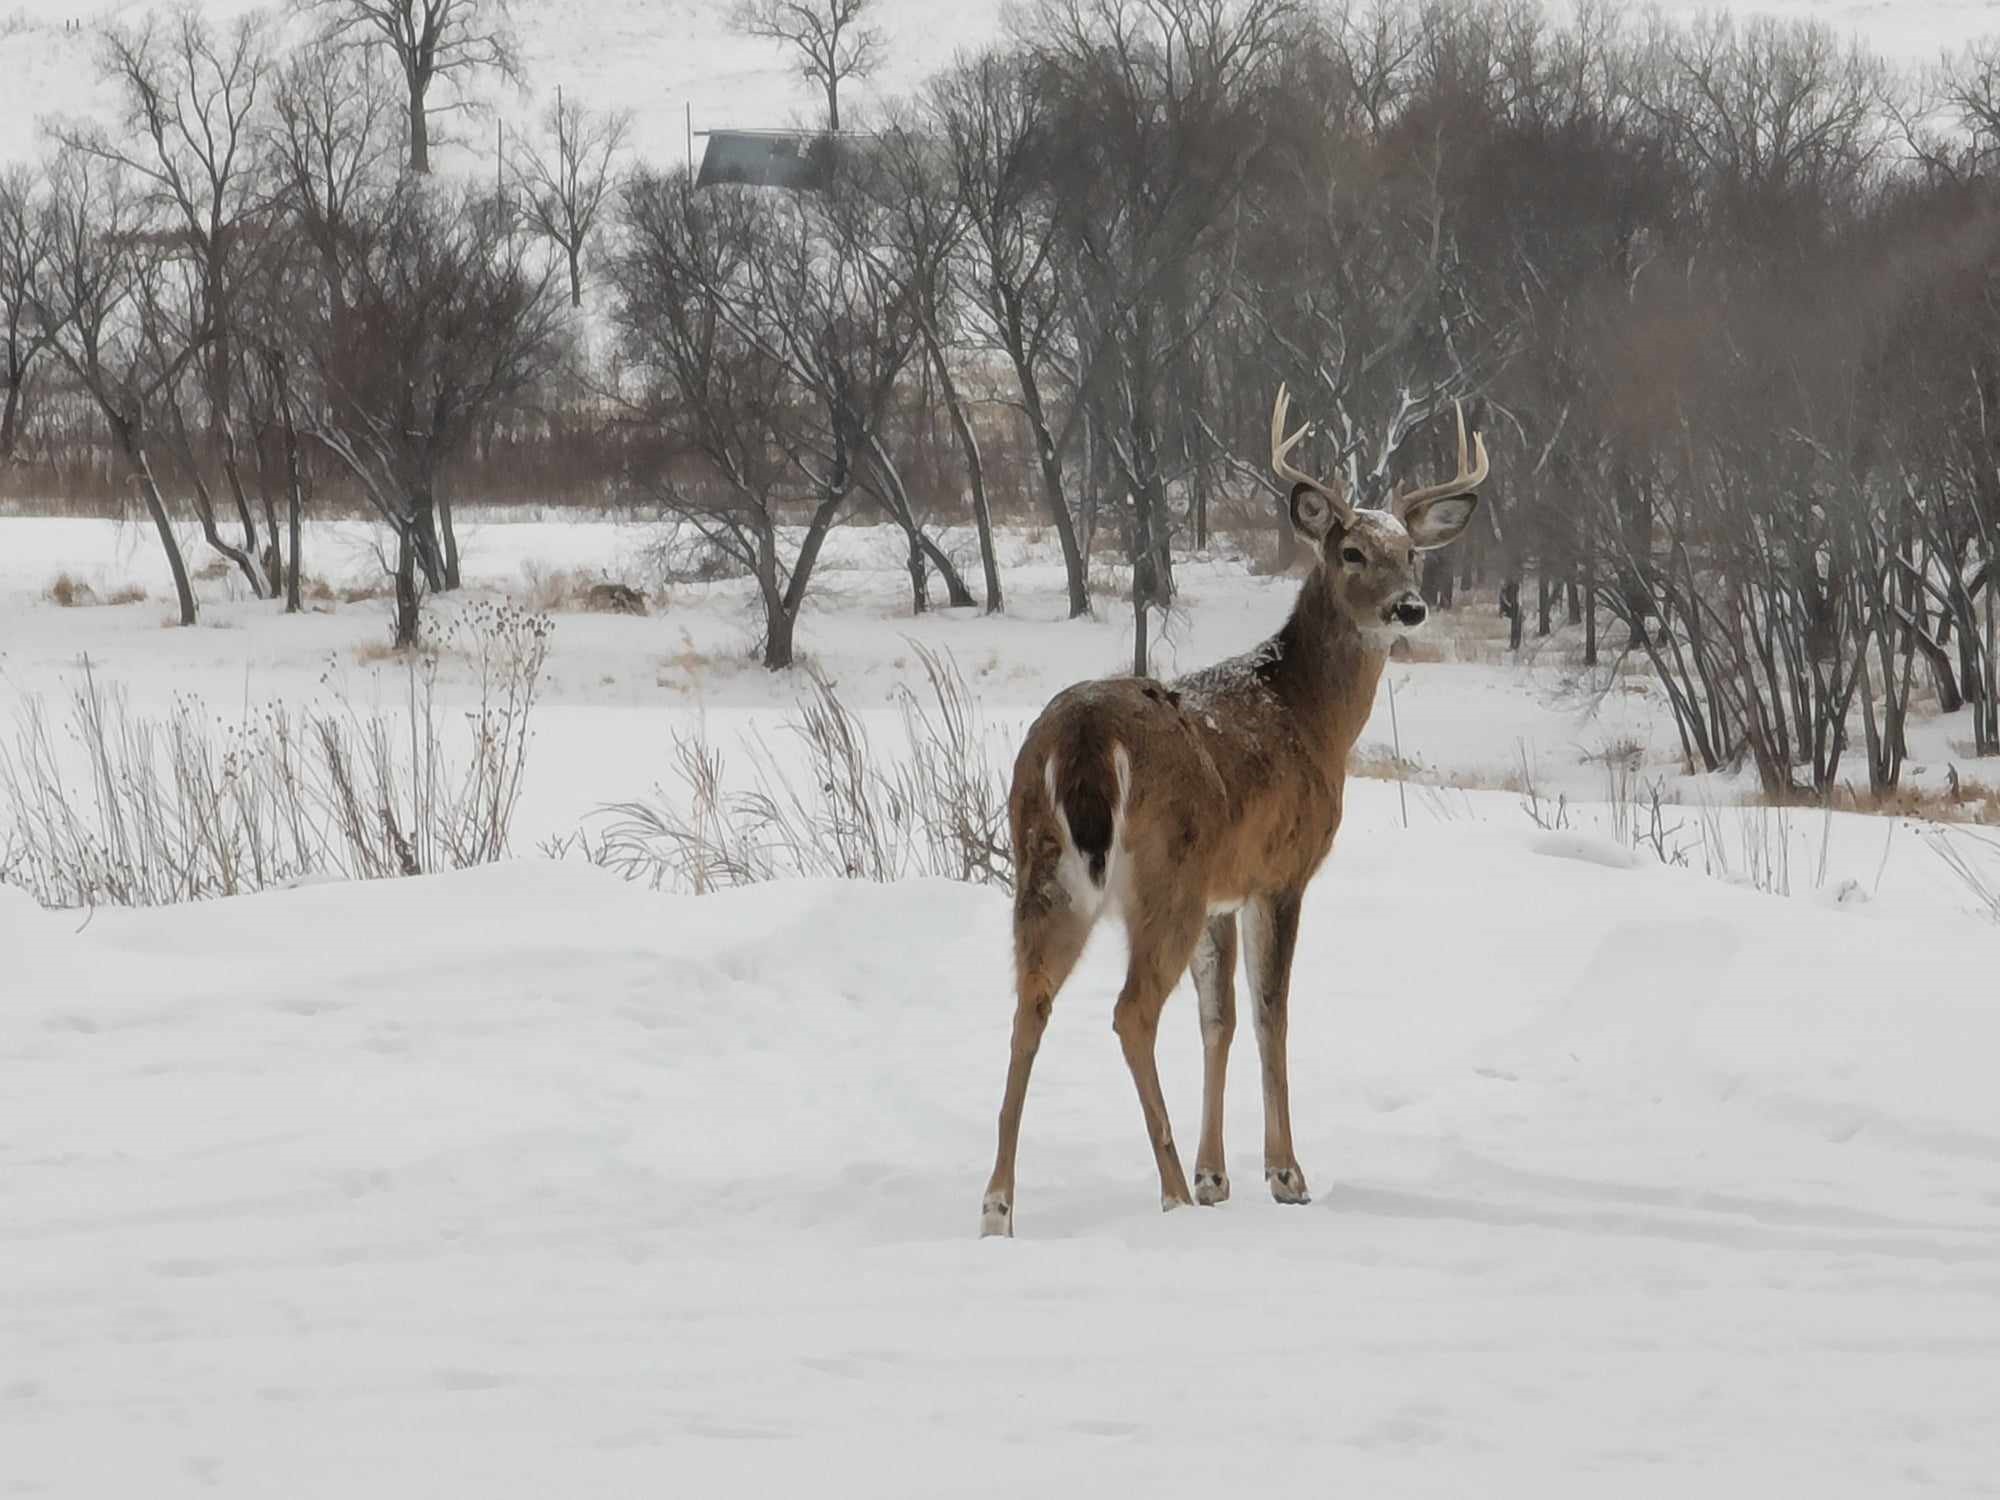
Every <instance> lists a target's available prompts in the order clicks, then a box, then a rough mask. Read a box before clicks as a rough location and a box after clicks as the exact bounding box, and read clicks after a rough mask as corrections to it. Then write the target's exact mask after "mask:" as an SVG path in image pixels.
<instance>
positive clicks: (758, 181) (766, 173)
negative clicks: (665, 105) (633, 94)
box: [694, 130, 835, 193]
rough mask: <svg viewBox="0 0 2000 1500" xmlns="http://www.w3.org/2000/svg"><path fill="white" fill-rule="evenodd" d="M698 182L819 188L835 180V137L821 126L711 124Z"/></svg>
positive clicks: (700, 184) (805, 190) (803, 189)
mask: <svg viewBox="0 0 2000 1500" xmlns="http://www.w3.org/2000/svg"><path fill="white" fill-rule="evenodd" d="M705 133H706V134H707V136H708V144H707V145H706V146H705V147H704V148H703V149H702V153H701V170H700V172H699V173H698V174H697V175H696V177H695V180H694V185H695V186H696V187H713V186H715V185H717V184H719V183H742V184H746V185H748V186H750V187H778V188H791V189H792V190H793V191H795V192H802V193H809V192H823V191H825V189H826V188H827V186H828V185H829V184H830V183H831V182H832V180H833V153H834V142H835V138H834V137H832V136H829V135H827V134H825V133H824V132H819V131H802V130H710V131H707V132H705Z"/></svg>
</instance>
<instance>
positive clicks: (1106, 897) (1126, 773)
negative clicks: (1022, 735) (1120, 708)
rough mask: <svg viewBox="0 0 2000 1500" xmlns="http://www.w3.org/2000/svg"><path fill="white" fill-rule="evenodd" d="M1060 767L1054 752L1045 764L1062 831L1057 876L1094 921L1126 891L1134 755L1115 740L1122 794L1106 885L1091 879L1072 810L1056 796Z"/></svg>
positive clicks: (1114, 768)
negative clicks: (1072, 824)
mask: <svg viewBox="0 0 2000 1500" xmlns="http://www.w3.org/2000/svg"><path fill="white" fill-rule="evenodd" d="M1060 769H1061V768H1060V767H1059V766H1058V765H1057V758H1056V757H1055V756H1054V755H1051V756H1050V757H1049V758H1048V760H1047V762H1046V763H1045V764H1044V765H1043V766H1042V785H1043V787H1044V788H1045V789H1046V790H1047V792H1048V794H1049V806H1050V807H1052V808H1054V809H1055V815H1056V826H1057V828H1059V829H1060V830H1061V831H1062V845H1063V847H1062V857H1061V859H1060V860H1058V861H1057V864H1056V879H1057V881H1058V882H1059V883H1060V884H1061V885H1062V888H1063V890H1064V892H1065V893H1066V894H1067V895H1068V896H1069V901H1070V909H1071V910H1072V911H1075V912H1077V913H1078V914H1079V915H1081V916H1083V917H1084V918H1085V919H1086V920H1094V919H1095V918H1096V917H1097V915H1098V913H1099V912H1101V911H1102V910H1103V909H1104V907H1105V906H1106V905H1107V904H1112V905H1117V904H1119V903H1120V902H1121V899H1122V896H1123V892H1124V886H1125V882H1124V875H1125V870H1126V864H1127V861H1126V858H1125V808H1126V804H1127V803H1128V801H1129V800H1130V798H1131V794H1132V757H1131V755H1130V754H1129V753H1128V752H1127V751H1126V749H1125V747H1124V746H1123V745H1121V744H1118V743H1117V742H1115V741H1114V742H1113V743H1112V746H1111V774H1112V776H1113V777H1114V778H1115V779H1116V781H1117V783H1118V796H1117V799H1116V800H1115V801H1114V802H1113V804H1112V807H1111V846H1110V848H1108V849H1107V850H1106V851H1105V854H1104V882H1103V884H1102V885H1100V884H1098V883H1097V882H1096V881H1094V880H1092V879H1091V878H1090V858H1089V856H1088V855H1086V854H1084V853H1083V851H1082V850H1080V849H1078V848H1077V846H1076V835H1075V834H1074V832H1072V831H1071V829H1070V824H1069V810H1068V809H1067V808H1065V807H1064V806H1063V805H1062V802H1061V801H1060V800H1059V799H1058V798H1057V796H1056V778H1057V775H1058V773H1059V771H1060Z"/></svg>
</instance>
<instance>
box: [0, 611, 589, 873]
mask: <svg viewBox="0 0 2000 1500" xmlns="http://www.w3.org/2000/svg"><path fill="white" fill-rule="evenodd" d="M468 614H470V612H468ZM454 628H455V629H457V630H459V631H460V632H462V633H463V632H470V633H473V634H477V635H478V637H479V638H478V639H476V640H469V639H459V640H457V641H455V642H454V649H455V650H457V651H459V652H461V653H463V654H464V655H466V656H467V657H468V658H470V659H471V660H473V661H474V662H475V664H476V666H475V684H474V688H473V692H474V694H475V695H476V702H475V703H474V704H473V705H472V706H471V707H470V708H469V709H466V710H459V709H455V708H453V707H452V706H449V705H447V704H446V703H445V702H444V700H443V697H442V696H441V693H440V688H439V674H438V664H439V662H438V653H437V652H435V651H430V652H424V653H415V654H412V655H411V657H410V658H409V662H408V697H407V702H406V706H405V710H404V714H403V715H402V716H401V717H400V718H391V717H388V716H385V715H383V714H380V713H369V714H365V715H364V714H363V713H360V712H358V711H357V710H356V709H354V708H353V707H352V706H351V705H350V704H348V703H346V702H345V701H338V700H337V701H334V702H332V703H322V704H315V705H313V706H310V707H308V708H307V709H305V710H304V711H303V712H295V711H294V710H292V709H291V708H289V707H287V706H286V705H285V704H282V703H273V704H269V705H267V706H264V707H262V708H258V709H253V710H251V711H250V712H248V713H246V714H245V715H244V717H243V718H242V719H241V720H240V721H237V722H227V721H224V720H221V719H218V718H215V717H213V716H211V715H210V713H209V712H208V710H207V709H206V707H205V706H204V705H203V704H202V702H201V701H200V700H199V699H197V698H193V697H177V698H176V699H175V700H174V705H173V707H172V709H171V710H170V711H169V712H167V713H165V714H161V715H149V714H145V713H140V712H136V711H134V710H132V709H131V708H130V707H129V706H128V705H127V703H126V701H125V699H124V697H123V695H122V694H121V693H119V692H118V691H117V690H115V689H112V690H107V689H105V688H104V687H102V686H101V685H100V684H99V683H98V681H97V679H96V677H95V675H94V674H93V673H92V672H91V670H90V665H89V663H88V662H87V661H86V662H85V664H84V672H83V678H82V680H81V682H80V683H78V684H77V685H76V686H75V687H74V688H73V690H72V692H71V695H70V702H69V711H68V714H67V716H66V720H65V722H64V723H62V724H61V725H60V726H58V725H56V724H54V723H52V722H51V718H50V715H49V714H48V712H47V711H46V710H45V709H44V707H43V705H42V703H41V701H40V700H39V699H29V700H27V702H26V703H25V704H24V705H23V707H22V709H21V711H20V714H19V716H18V718H17V720H16V726H15V734H14V740H13V744H12V745H11V746H8V745H5V744H0V835H4V836H0V881H5V882H7V883H9V884H13V885H17V886H20V887H21V888H23V889H25V890H27V891H28V892H29V893H30V894H31V895H33V896H34V897H35V898H36V899H37V900H38V901H40V902H42V904H43V905H45V906H58V907H88V906H101V905H120V906H157V905H164V904H167V903H170V902H176V901H193V900H202V899H206V898H209V897H214V896H229V895H237V894H241V893H243V892H248V891H256V890H264V889H268V888H270V887H273V886H282V885H287V884H291V883H293V882H296V881H298V880H300V879H302V878H304V877H307V876H312V875H335V876H341V877H346V878H349V879H375V878H378V877H383V876H394V875H415V874H420V873H424V872H429V871H437V870H446V869H463V868H466V867H467V866H470V865H476V864H486V863H490V862H491V861H493V860H497V859H499V858H501V857H502V856H503V855H504V854H505V853H506V852H507V841H508V830H509V828H510V827H511V825H512V822H513V816H514V809H515V807H516V805H517V804H518V801H519V798H520V791H521V780H522V775H523V771H524V769H525V766H526V760H527V752H528V746H529V744H530V743H531V737H530V733H529V723H530V719H531V717H532V715H533V711H534V707H535V703H536V701H537V696H538V690H539V683H540V679H541V671H542V666H543V664H544V662H545V661H546V658H547V651H548V634H549V629H550V622H549V621H548V619H547V617H546V616H531V615H525V614H522V613H520V612H519V611H513V612H506V611H490V612H489V613H488V614H486V615H484V616H473V617H472V618H471V620H470V622H469V623H466V624H455V626H454ZM461 731H462V732H463V734H464V736H465V738H464V742H463V750H462V752H461V753H457V754H454V753H453V744H452V742H454V741H457V740H458V738H459V734H460V732H461ZM65 741H66V742H68V743H70V744H73V745H77V746H80V747H81V748H82V749H83V751H84V752H85V755H86V757H87V760H88V765H89V770H88V772H87V773H86V774H85V775H84V776H82V777H81V778H73V777H72V776H71V775H70V774H69V773H68V772H67V771H66V769H65V761H66V759H67V758H68V757H67V756H65V755H62V754H59V753H58V750H57V746H58V744H59V743H60V742H65Z"/></svg>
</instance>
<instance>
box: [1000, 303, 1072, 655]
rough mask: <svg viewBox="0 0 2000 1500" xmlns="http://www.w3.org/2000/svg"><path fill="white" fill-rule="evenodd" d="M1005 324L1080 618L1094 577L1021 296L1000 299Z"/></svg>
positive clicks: (1065, 572) (1044, 492)
mask: <svg viewBox="0 0 2000 1500" xmlns="http://www.w3.org/2000/svg"><path fill="white" fill-rule="evenodd" d="M1001 313H1002V321H1001V327H1002V328H1003V329H1004V330H1005V334H1006V344H1007V357H1008V358H1009V359H1010V360H1011V361H1012V362H1013V365H1014V378H1015V380H1016V381H1018V382H1019V383H1020V387H1021V405H1022V407H1023V408H1024V409H1025V411H1026V412H1027V417H1028V434H1029V436H1030V437H1031V438H1032V439H1033V441H1034V444H1035V462H1036V467H1037V468H1038V470H1039V471H1040V473H1041V479H1042V505H1043V508H1044V509H1046V510H1047V511H1048V514H1049V524H1050V525H1051V526H1053V527H1055V529H1056V541H1057V542H1058V543H1059V544H1060V545H1061V547H1062V556H1063V576H1064V579H1065V581H1066V582H1067V584H1068V586H1069V617H1070V618H1071V619H1072V620H1075V619H1080V618H1082V617H1083V616H1085V615H1087V614H1089V613H1090V576H1089V570H1088V567H1087V565H1086V562H1085V559H1084V549H1083V547H1082V546H1081V545H1080V544H1079V543H1078V540H1077V534H1076V518H1075V517H1074V516H1072V515H1071V514H1070V509H1069V496H1068V495H1067V493H1065V491H1064V488H1063V475H1062V455H1061V454H1060V453H1058V452H1057V451H1056V439H1055V434H1054V433H1053V432H1051V431H1050V430H1049V420H1048V412H1047V410H1046V409H1045V408H1044V407H1043V405H1042V388H1041V383H1040V382H1039V381H1038V380H1037V379H1036V378H1035V366H1034V361H1032V360H1031V359H1029V358H1028V350H1027V339H1026V335H1025V334H1024V333H1023V332H1022V329H1021V309H1020V301H1019V299H1018V298H1015V297H1008V296H1003V297H1002V298H1001Z"/></svg>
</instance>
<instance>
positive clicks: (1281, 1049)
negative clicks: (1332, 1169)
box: [1241, 891, 1312, 1203]
mask: <svg viewBox="0 0 2000 1500" xmlns="http://www.w3.org/2000/svg"><path fill="white" fill-rule="evenodd" d="M1299 904H1300V893H1299V892H1297V891H1290V892H1286V893H1285V894H1283V895H1278V896H1269V897H1263V898H1261V899H1259V900H1256V901H1253V902H1251V903H1250V904H1249V905H1248V906H1246V907H1244V908H1243V913H1242V918H1241V920H1242V924H1243V947H1244V954H1245V958H1246V960H1247V962H1246V964H1245V968H1246V970H1247V973H1248V976H1249V980H1250V998H1251V1012H1252V1016H1253V1019H1254V1020H1255V1022H1256V1026H1257V1053H1258V1056H1259V1057H1260V1058H1261V1059H1262V1061H1263V1064H1264V1181H1265V1182H1267V1183H1269V1184H1270V1187H1271V1196H1272V1197H1273V1198H1276V1199H1277V1200H1278V1201H1279V1202H1280V1203H1309V1202H1311V1201H1312V1198H1311V1195H1310V1194H1309V1193H1308V1192H1307V1191H1306V1174H1305V1173H1304V1172H1303V1171H1301V1170H1300V1169H1299V1159H1298V1156H1297V1155H1296V1154H1295V1153H1294V1151H1293V1150H1292V1101H1291V1087H1290V1082H1289V1079H1288V1077H1287V1074H1286V1068H1285V1032H1286V1027H1287V1010H1288V1008H1289V1005H1290V1002H1291V988H1292V955H1293V953H1294V951H1295V950H1296V949H1297V947H1298V941H1299Z"/></svg>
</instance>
